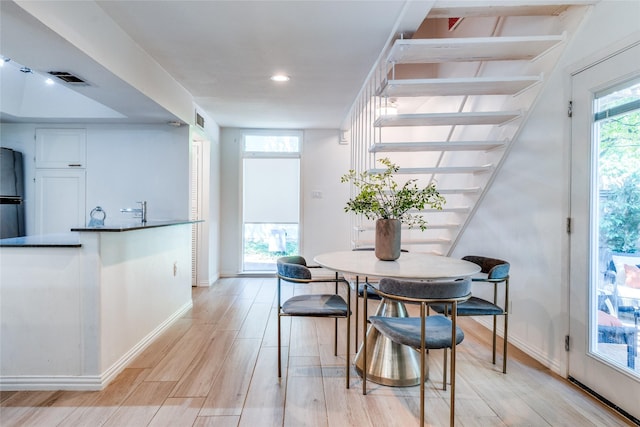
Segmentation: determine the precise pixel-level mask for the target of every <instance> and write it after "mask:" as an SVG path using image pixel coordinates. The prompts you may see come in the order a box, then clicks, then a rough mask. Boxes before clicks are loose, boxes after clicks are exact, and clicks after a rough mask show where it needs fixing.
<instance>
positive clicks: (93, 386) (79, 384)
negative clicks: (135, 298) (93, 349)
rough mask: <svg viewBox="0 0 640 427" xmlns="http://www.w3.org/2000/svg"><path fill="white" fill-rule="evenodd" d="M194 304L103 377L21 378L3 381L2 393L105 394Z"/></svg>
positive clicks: (186, 305) (129, 352) (0, 383)
mask: <svg viewBox="0 0 640 427" xmlns="http://www.w3.org/2000/svg"><path fill="white" fill-rule="evenodd" d="M192 306H193V302H192V301H189V302H188V303H186V304H184V305H183V306H182V307H180V308H179V309H178V310H177V311H176V312H175V313H173V314H172V315H171V316H169V317H168V318H167V320H165V321H164V322H162V323H161V324H160V325H158V327H157V328H155V329H154V330H153V331H151V332H150V333H149V334H148V335H147V336H145V337H144V338H143V339H142V340H140V342H138V343H137V344H136V345H135V346H133V347H132V348H131V350H129V351H128V352H127V353H125V354H124V355H123V356H122V357H121V358H120V359H118V360H117V361H116V363H114V364H113V365H111V366H110V367H109V368H108V369H107V370H106V371H104V372H103V373H102V374H101V375H100V376H96V375H79V376H69V375H52V376H45V375H19V376H3V377H0V390H2V391H19V390H77V391H87V390H102V389H103V388H104V387H106V386H107V385H108V384H109V383H110V382H111V381H112V380H113V379H115V377H116V376H117V375H118V374H119V373H120V372H122V371H123V370H124V368H125V367H126V366H127V365H128V364H129V363H130V362H131V361H132V360H133V359H135V358H136V357H138V356H139V355H140V353H142V352H143V351H144V350H145V349H146V348H147V347H148V346H149V345H150V344H151V343H152V342H153V341H154V340H155V339H156V338H157V337H158V336H159V335H161V334H162V333H163V332H164V331H165V330H166V329H168V328H169V327H170V326H171V325H172V324H173V323H174V322H176V321H177V320H178V319H179V318H180V317H182V315H183V314H184V313H186V312H187V311H188V310H190V309H191V307H192Z"/></svg>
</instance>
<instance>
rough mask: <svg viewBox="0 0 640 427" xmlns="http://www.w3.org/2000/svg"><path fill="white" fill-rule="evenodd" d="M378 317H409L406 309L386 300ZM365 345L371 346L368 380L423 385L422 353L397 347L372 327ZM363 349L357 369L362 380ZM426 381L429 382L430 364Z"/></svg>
mask: <svg viewBox="0 0 640 427" xmlns="http://www.w3.org/2000/svg"><path fill="white" fill-rule="evenodd" d="M376 316H388V317H408V314H407V309H406V307H405V305H404V304H403V303H401V302H397V301H388V300H385V299H383V300H382V301H381V302H380V306H379V307H378V310H377V311H376ZM362 345H366V346H367V380H371V381H373V382H375V383H377V384H382V385H387V386H394V387H408V386H414V385H418V384H420V353H419V352H417V351H415V350H414V349H412V348H411V347H407V346H405V345H401V344H397V343H395V342H393V341H391V340H390V339H389V338H387V337H385V336H384V335H382V334H381V333H380V332H379V331H378V330H377V329H376V328H374V327H373V326H369V328H368V330H367V336H366V338H365V340H364V342H363V344H362ZM362 355H363V352H362V346H360V350H359V351H358V354H357V355H356V361H355V367H356V372H357V373H358V375H360V376H362V368H363V366H364V360H363V359H364V358H363V356H362ZM426 369H427V372H425V379H426V378H428V373H429V367H428V364H427V367H426Z"/></svg>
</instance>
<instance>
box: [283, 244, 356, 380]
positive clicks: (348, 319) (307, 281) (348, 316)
mask: <svg viewBox="0 0 640 427" xmlns="http://www.w3.org/2000/svg"><path fill="white" fill-rule="evenodd" d="M293 258H300V259H302V260H303V261H304V262H305V264H298V263H289V262H284V261H282V260H284V259H293ZM280 264H295V265H297V266H300V267H304V268H306V269H308V270H311V269H314V268H322V267H320V266H319V265H306V260H304V257H301V256H293V257H291V256H290V257H282V258H279V259H278V260H277V265H278V267H279V266H280ZM309 273H310V274H311V271H309ZM276 277H277V279H278V378H281V377H282V326H281V318H282V317H319V318H333V319H335V324H334V342H333V344H334V355H335V356H338V319H341V318H344V319H346V323H347V331H346V335H347V337H346V356H345V359H346V361H347V363H346V388H349V382H350V381H349V379H350V376H349V373H350V368H351V366H350V365H351V360H350V359H351V356H350V353H351V346H350V341H351V288H350V286H349V282H348V281H347V280H346V279H344V277H342V276H341V275H340V274H339V273H338V272H335V276H334V277H333V278H327V277H322V278H316V279H314V278H313V277H312V278H310V279H300V278H295V277H289V276H285V275H282V274H280V268H278V271H277V272H276ZM283 280H284V281H285V282H290V283H298V284H310V283H335V295H338V296H339V295H340V294H339V288H338V284H340V283H343V284H345V285H346V291H347V298H346V301H344V302H345V303H346V304H347V311H346V315H332V314H316V315H313V314H288V313H284V312H283V311H282V305H283V301H282V289H281V287H282V281H283ZM305 295H310V296H313V295H327V294H317V293H309V294H305ZM340 298H342V297H340ZM343 300H344V299H343ZM285 302H286V301H285Z"/></svg>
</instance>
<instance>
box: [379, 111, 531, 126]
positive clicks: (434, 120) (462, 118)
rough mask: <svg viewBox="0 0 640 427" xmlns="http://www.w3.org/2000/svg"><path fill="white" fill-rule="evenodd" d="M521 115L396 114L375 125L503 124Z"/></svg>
mask: <svg viewBox="0 0 640 427" xmlns="http://www.w3.org/2000/svg"><path fill="white" fill-rule="evenodd" d="M520 116H521V112H520V111H485V112H482V111H481V112H460V113H419V114H396V115H387V116H380V117H378V118H377V119H376V121H375V122H374V124H373V125H374V126H375V127H390V126H454V125H501V124H504V123H506V122H508V121H511V120H514V119H517V118H518V117H520Z"/></svg>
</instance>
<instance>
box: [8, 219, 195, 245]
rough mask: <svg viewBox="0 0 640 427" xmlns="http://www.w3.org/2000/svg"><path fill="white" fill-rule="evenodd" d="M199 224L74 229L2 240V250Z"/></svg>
mask: <svg viewBox="0 0 640 427" xmlns="http://www.w3.org/2000/svg"><path fill="white" fill-rule="evenodd" d="M197 222H202V221H190V220H170V221H148V222H147V223H145V224H142V223H139V222H137V223H132V222H129V223H122V224H107V225H106V226H104V227H82V228H81V227H78V228H72V229H71V232H70V233H57V234H43V235H38V236H23V237H12V238H9V239H0V248H78V247H80V246H82V243H81V242H80V233H81V232H91V233H97V232H101V233H114V232H115V233H120V232H125V231H135V230H145V229H150V228H158V227H169V226H173V225H183V224H194V223H197Z"/></svg>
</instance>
